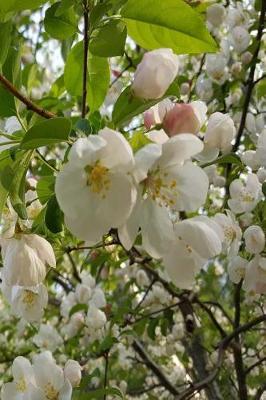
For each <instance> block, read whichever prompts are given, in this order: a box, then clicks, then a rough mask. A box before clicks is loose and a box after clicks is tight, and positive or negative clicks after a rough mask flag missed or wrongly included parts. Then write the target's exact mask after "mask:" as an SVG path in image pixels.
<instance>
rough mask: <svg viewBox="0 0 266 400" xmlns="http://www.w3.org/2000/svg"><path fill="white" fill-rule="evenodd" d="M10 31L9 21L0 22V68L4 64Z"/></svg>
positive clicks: (9, 41) (9, 40)
mask: <svg viewBox="0 0 266 400" xmlns="http://www.w3.org/2000/svg"><path fill="white" fill-rule="evenodd" d="M11 32H12V24H11V22H5V23H2V24H1V23H0V37H1V46H0V69H1V66H2V65H3V64H4V62H5V61H6V58H7V54H8V49H9V47H10V43H11Z"/></svg>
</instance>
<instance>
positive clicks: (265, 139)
mask: <svg viewBox="0 0 266 400" xmlns="http://www.w3.org/2000/svg"><path fill="white" fill-rule="evenodd" d="M256 159H257V162H258V164H259V165H260V166H261V167H266V129H264V130H263V132H262V133H261V134H260V135H259V137H258V143H257V150H256Z"/></svg>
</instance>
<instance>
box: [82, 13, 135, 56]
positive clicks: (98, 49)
mask: <svg viewBox="0 0 266 400" xmlns="http://www.w3.org/2000/svg"><path fill="white" fill-rule="evenodd" d="M126 37H127V28H126V26H125V24H124V23H123V22H121V21H119V20H110V21H108V22H107V23H106V24H105V25H103V26H102V27H101V28H99V29H97V30H96V31H94V32H93V36H92V38H91V40H90V52H91V53H92V54H94V55H96V56H99V57H116V56H122V55H123V54H124V48H125V42H126Z"/></svg>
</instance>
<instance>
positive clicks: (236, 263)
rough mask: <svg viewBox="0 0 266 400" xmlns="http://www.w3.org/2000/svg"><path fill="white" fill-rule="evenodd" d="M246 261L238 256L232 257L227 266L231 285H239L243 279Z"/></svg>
mask: <svg viewBox="0 0 266 400" xmlns="http://www.w3.org/2000/svg"><path fill="white" fill-rule="evenodd" d="M247 265H248V261H247V260H245V259H244V258H242V257H240V256H235V257H233V258H232V259H231V260H230V262H229V264H228V275H229V278H230V280H231V281H232V282H233V283H236V284H237V283H239V282H240V281H241V279H243V278H244V277H245V273H246V269H247Z"/></svg>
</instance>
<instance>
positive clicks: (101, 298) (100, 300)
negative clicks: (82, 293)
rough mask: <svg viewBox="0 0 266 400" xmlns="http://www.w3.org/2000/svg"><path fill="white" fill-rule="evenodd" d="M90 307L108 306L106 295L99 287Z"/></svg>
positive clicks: (95, 290)
mask: <svg viewBox="0 0 266 400" xmlns="http://www.w3.org/2000/svg"><path fill="white" fill-rule="evenodd" d="M90 305H94V306H95V307H96V308H103V307H105V306H106V299H105V295H104V292H103V291H102V289H101V288H99V287H97V288H95V289H94V291H93V295H92V298H91V300H90Z"/></svg>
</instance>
